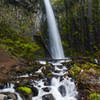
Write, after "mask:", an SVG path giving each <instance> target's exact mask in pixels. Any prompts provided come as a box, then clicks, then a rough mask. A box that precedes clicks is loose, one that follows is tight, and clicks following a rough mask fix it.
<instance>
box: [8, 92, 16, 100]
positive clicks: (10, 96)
mask: <svg viewBox="0 0 100 100" xmlns="http://www.w3.org/2000/svg"><path fill="white" fill-rule="evenodd" d="M7 98H8V100H9V99H10V100H17V95H16V94H14V93H8V95H7Z"/></svg>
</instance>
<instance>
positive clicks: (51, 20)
mask: <svg viewBox="0 0 100 100" xmlns="http://www.w3.org/2000/svg"><path fill="white" fill-rule="evenodd" d="M44 4H45V9H46V15H47V22H48V28H49V44H50V53H51V56H52V58H53V59H63V58H65V57H64V52H63V47H62V44H61V39H60V35H59V31H58V28H57V23H56V19H55V16H54V13H53V9H52V6H51V4H50V1H49V0H44Z"/></svg>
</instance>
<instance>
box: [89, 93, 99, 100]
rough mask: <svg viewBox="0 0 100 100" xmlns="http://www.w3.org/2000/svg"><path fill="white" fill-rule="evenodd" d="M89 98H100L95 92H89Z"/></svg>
mask: <svg viewBox="0 0 100 100" xmlns="http://www.w3.org/2000/svg"><path fill="white" fill-rule="evenodd" d="M89 100H100V94H97V93H92V94H90V95H89Z"/></svg>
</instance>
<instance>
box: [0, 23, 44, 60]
mask: <svg viewBox="0 0 100 100" xmlns="http://www.w3.org/2000/svg"><path fill="white" fill-rule="evenodd" d="M0 46H2V47H4V48H5V50H6V51H7V52H8V53H9V54H10V55H11V56H13V57H17V58H19V59H24V60H26V61H32V60H33V59H36V58H38V57H41V56H42V55H44V54H43V52H42V53H41V50H40V49H42V48H41V47H40V46H39V45H38V44H36V42H34V41H31V40H30V39H28V38H25V37H23V36H22V35H20V34H17V33H16V31H15V30H14V29H12V28H11V27H9V24H8V23H6V22H5V21H1V22H0Z"/></svg>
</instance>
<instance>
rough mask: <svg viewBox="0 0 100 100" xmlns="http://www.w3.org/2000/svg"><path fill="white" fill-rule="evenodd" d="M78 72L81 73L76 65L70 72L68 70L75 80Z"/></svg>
mask: <svg viewBox="0 0 100 100" xmlns="http://www.w3.org/2000/svg"><path fill="white" fill-rule="evenodd" d="M80 71H81V68H80V67H78V66H77V65H76V64H74V65H73V67H72V68H71V70H70V73H71V74H72V75H73V76H74V77H75V78H77V77H78V75H79V73H80Z"/></svg>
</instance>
